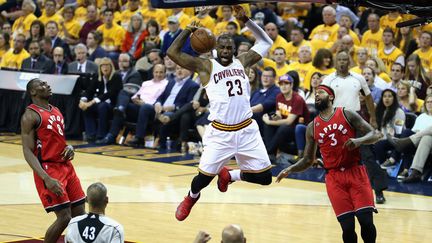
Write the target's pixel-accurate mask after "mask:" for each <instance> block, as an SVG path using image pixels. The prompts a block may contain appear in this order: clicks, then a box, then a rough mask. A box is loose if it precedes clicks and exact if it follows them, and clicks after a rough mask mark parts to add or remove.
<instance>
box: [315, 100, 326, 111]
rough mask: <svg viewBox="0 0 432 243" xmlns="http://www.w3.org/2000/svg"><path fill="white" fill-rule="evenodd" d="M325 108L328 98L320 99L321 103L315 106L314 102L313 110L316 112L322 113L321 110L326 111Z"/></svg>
mask: <svg viewBox="0 0 432 243" xmlns="http://www.w3.org/2000/svg"><path fill="white" fill-rule="evenodd" d="M327 107H329V97H328V96H327V97H326V98H324V99H321V102H320V103H319V104H317V103H316V102H315V108H316V109H317V110H318V111H323V110H325V109H327Z"/></svg>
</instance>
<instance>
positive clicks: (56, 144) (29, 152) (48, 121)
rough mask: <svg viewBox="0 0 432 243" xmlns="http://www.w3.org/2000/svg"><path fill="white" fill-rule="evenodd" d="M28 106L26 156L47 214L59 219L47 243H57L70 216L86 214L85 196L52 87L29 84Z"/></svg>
mask: <svg viewBox="0 0 432 243" xmlns="http://www.w3.org/2000/svg"><path fill="white" fill-rule="evenodd" d="M27 94H28V95H29V96H30V97H31V100H32V104H31V105H29V106H28V107H27V109H26V111H25V112H24V114H23V116H22V118H21V137H22V144H23V153H24V157H25V159H26V161H27V163H28V164H29V165H30V167H31V168H32V169H33V175H34V181H35V184H36V189H37V191H38V194H39V197H40V199H41V201H42V204H43V206H44V208H45V210H46V211H47V212H55V214H56V216H57V219H56V221H55V222H54V223H53V224H52V225H51V226H50V227H49V228H48V230H47V232H46V234H45V240H44V242H53V243H54V242H57V239H58V238H59V237H60V235H61V233H62V232H63V230H64V229H65V228H66V227H67V225H68V223H69V221H70V219H71V217H75V216H78V215H82V214H85V208H84V202H85V194H84V192H83V190H82V188H81V184H80V180H79V179H78V177H77V175H76V174H75V170H74V168H73V166H72V163H71V160H72V159H73V157H74V151H73V147H72V146H70V145H67V144H66V139H65V136H64V121H63V115H62V114H61V113H60V111H59V109H58V108H57V107H54V106H52V105H50V104H49V103H48V99H49V98H50V97H51V95H52V93H51V88H50V86H49V85H48V84H47V83H46V82H45V81H42V80H40V79H32V80H30V81H29V82H28V83H27Z"/></svg>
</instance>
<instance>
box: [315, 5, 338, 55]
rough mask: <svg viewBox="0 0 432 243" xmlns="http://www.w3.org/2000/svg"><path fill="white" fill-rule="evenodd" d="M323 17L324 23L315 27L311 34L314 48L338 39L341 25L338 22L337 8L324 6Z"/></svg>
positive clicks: (316, 48)
mask: <svg viewBox="0 0 432 243" xmlns="http://www.w3.org/2000/svg"><path fill="white" fill-rule="evenodd" d="M322 17H323V22H324V24H320V25H318V26H317V27H315V28H314V29H313V30H312V32H311V33H310V35H309V39H310V40H311V44H312V48H313V49H314V50H318V49H320V48H323V47H325V46H326V44H327V43H329V42H335V41H336V39H337V30H338V29H339V25H338V24H337V23H336V10H335V9H334V8H333V7H331V6H326V7H324V8H323V11H322Z"/></svg>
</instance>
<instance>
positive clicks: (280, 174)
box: [276, 166, 291, 183]
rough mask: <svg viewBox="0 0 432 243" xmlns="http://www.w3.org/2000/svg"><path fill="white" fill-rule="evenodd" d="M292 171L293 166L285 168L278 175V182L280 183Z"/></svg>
mask: <svg viewBox="0 0 432 243" xmlns="http://www.w3.org/2000/svg"><path fill="white" fill-rule="evenodd" d="M290 173H291V166H290V167H288V168H285V169H283V170H282V171H281V172H280V173H279V175H278V176H277V177H276V182H277V183H279V182H280V181H281V180H282V179H283V178H285V177H287V176H288V175H289V174H290Z"/></svg>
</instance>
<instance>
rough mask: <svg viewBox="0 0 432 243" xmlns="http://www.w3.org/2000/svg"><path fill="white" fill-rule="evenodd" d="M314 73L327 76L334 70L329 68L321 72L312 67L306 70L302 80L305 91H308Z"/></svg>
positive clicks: (334, 70)
mask: <svg viewBox="0 0 432 243" xmlns="http://www.w3.org/2000/svg"><path fill="white" fill-rule="evenodd" d="M316 72H319V73H321V74H322V75H329V74H331V73H334V72H336V69H335V68H329V69H327V70H321V69H318V68H316V67H314V66H312V68H310V69H309V70H308V72H307V74H306V77H305V79H304V82H303V84H304V87H305V89H307V90H309V89H310V83H311V79H312V75H313V74H314V73H316Z"/></svg>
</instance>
